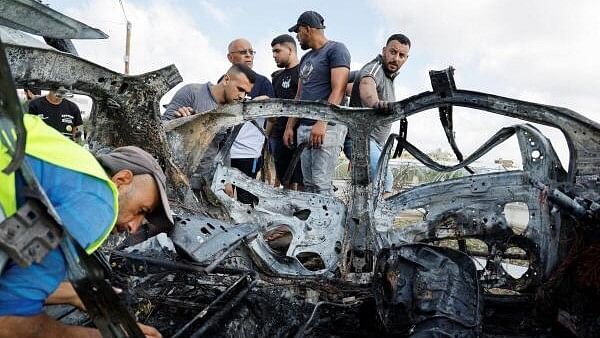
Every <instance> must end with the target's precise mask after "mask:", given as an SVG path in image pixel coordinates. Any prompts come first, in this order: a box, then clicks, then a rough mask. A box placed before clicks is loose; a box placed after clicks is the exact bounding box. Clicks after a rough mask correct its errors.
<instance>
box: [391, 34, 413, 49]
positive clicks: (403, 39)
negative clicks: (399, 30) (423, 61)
mask: <svg viewBox="0 0 600 338" xmlns="http://www.w3.org/2000/svg"><path fill="white" fill-rule="evenodd" d="M392 40H396V41H398V42H400V43H401V44H403V45H407V46H408V48H410V39H409V38H408V37H407V36H406V35H404V34H394V35H392V36H390V37H389V38H388V39H387V42H386V43H385V45H386V46H387V45H388V44H389V43H390V41H392Z"/></svg>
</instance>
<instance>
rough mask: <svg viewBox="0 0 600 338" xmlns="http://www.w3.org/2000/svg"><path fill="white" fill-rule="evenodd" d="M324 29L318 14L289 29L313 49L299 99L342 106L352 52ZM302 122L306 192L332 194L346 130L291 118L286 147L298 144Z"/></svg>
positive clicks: (306, 59)
mask: <svg viewBox="0 0 600 338" xmlns="http://www.w3.org/2000/svg"><path fill="white" fill-rule="evenodd" d="M324 29H325V25H324V19H323V17H322V16H321V15H320V14H319V13H317V12H314V11H307V12H304V13H302V15H300V17H299V18H298V21H297V23H296V24H295V25H294V26H293V27H291V28H290V29H289V31H290V32H295V33H296V34H297V36H296V37H297V39H298V42H300V47H301V48H302V49H304V50H306V49H310V51H309V52H308V53H306V54H305V55H304V56H303V57H302V59H301V60H300V83H299V84H298V92H297V93H296V99H298V100H310V101H327V102H329V103H331V104H340V103H341V102H342V100H343V98H344V92H345V89H346V84H347V82H348V73H349V72H350V53H349V52H348V49H347V48H346V46H344V44H342V43H340V42H336V41H331V40H328V39H327V38H326V37H325V33H324V31H323V30H324ZM298 122H299V123H300V126H299V127H298V142H299V143H306V145H307V146H306V148H305V149H304V151H303V152H302V156H301V160H302V175H303V176H304V189H305V190H306V191H309V192H315V193H319V194H325V195H327V194H330V193H331V187H332V184H331V180H332V178H333V172H334V170H335V163H336V160H337V158H338V155H339V153H340V150H341V145H342V143H343V141H344V137H345V134H346V127H345V126H343V125H340V124H335V123H327V122H325V121H315V120H312V119H308V118H302V119H300V120H299V121H298V119H297V118H290V119H289V120H288V123H287V126H286V129H285V133H284V136H283V142H284V144H285V145H286V146H291V145H292V144H294V143H295V142H294V128H295V127H296V125H297V124H298Z"/></svg>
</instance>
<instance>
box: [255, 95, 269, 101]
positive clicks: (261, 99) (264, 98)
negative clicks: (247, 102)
mask: <svg viewBox="0 0 600 338" xmlns="http://www.w3.org/2000/svg"><path fill="white" fill-rule="evenodd" d="M268 99H269V97H268V96H267V95H260V96H257V97H255V98H253V99H252V101H264V100H268Z"/></svg>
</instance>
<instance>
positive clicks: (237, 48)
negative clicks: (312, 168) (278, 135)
mask: <svg viewBox="0 0 600 338" xmlns="http://www.w3.org/2000/svg"><path fill="white" fill-rule="evenodd" d="M254 54H256V51H255V50H254V49H253V48H252V45H251V44H250V42H249V41H248V40H246V39H235V40H233V41H231V42H230V43H229V46H228V52H227V59H228V60H229V62H231V64H238V63H243V64H245V65H246V66H248V67H250V68H252V66H253V65H254ZM248 96H249V98H250V99H257V98H258V99H263V98H268V97H273V96H274V95H273V86H272V85H271V82H270V81H269V79H267V78H266V77H264V76H262V75H260V74H256V79H255V82H254V86H253V87H252V91H251V92H250V93H248ZM256 122H257V124H258V125H259V126H264V124H265V119H264V118H259V119H257V120H256ZM264 143H265V136H264V133H263V130H260V129H258V128H257V127H256V126H255V125H254V124H253V123H252V122H251V121H248V122H246V123H244V125H243V126H242V129H240V132H239V134H238V136H237V138H236V139H235V141H234V143H233V145H232V146H231V152H230V153H229V155H230V158H231V166H232V167H233V168H237V169H239V170H240V171H241V172H243V173H244V174H246V175H247V176H249V177H252V178H256V175H257V174H258V170H259V169H260V167H261V164H262V163H261V162H262V161H261V159H262V157H261V155H262V149H263V145H264ZM236 190H237V199H238V201H240V202H242V203H245V204H256V203H258V199H257V198H256V196H254V195H252V194H250V193H249V192H247V191H245V190H243V189H239V188H238V189H236ZM227 192H228V194H229V195H230V196H231V195H233V191H232V190H229V191H227Z"/></svg>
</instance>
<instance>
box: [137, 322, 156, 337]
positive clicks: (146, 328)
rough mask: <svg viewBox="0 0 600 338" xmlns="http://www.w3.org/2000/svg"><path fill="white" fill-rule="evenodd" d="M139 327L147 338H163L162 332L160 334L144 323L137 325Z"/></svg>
mask: <svg viewBox="0 0 600 338" xmlns="http://www.w3.org/2000/svg"><path fill="white" fill-rule="evenodd" d="M137 325H138V326H139V327H140V329H141V330H142V333H143V334H144V336H146V338H162V335H161V334H160V332H158V330H157V329H155V328H153V327H152V326H148V325H144V324H142V323H137Z"/></svg>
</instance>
